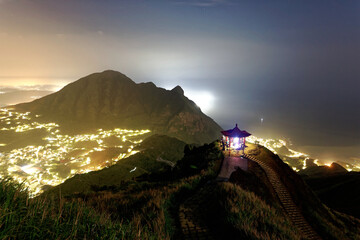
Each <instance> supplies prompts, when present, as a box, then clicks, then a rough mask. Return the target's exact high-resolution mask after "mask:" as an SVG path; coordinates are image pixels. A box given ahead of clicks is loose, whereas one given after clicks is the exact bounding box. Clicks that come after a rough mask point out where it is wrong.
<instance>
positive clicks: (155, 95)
mask: <svg viewBox="0 0 360 240" xmlns="http://www.w3.org/2000/svg"><path fill="white" fill-rule="evenodd" d="M14 107H15V109H16V110H18V111H30V112H31V113H32V114H34V115H35V114H37V115H40V116H41V117H40V119H41V120H42V121H52V122H56V123H58V124H59V125H60V126H61V128H62V130H63V131H65V132H68V133H78V132H86V131H89V130H91V129H98V128H102V129H110V128H115V127H117V128H126V129H150V130H151V131H152V132H153V133H156V134H165V135H169V136H172V137H176V138H178V139H180V140H182V141H185V142H187V143H206V142H211V141H213V140H215V139H216V138H218V137H219V135H220V130H221V127H220V126H219V125H218V124H217V123H215V122H214V121H213V120H212V119H211V118H210V117H208V116H206V115H205V114H204V113H202V112H201V110H200V108H199V107H198V106H197V105H196V104H195V103H194V102H193V101H191V100H189V99H188V98H187V97H185V96H184V91H183V90H182V89H181V87H179V86H177V87H175V88H174V89H172V90H171V91H169V90H166V89H163V88H159V87H156V85H155V84H154V83H151V82H148V83H139V84H137V83H135V82H134V81H132V80H131V79H130V78H128V77H127V76H125V75H124V74H122V73H120V72H116V71H111V70H108V71H104V72H101V73H94V74H91V75H89V76H86V77H84V78H81V79H79V80H77V81H75V82H73V83H71V84H69V85H67V86H65V87H64V88H63V89H61V90H60V91H58V92H56V93H53V94H50V95H48V96H45V97H43V98H41V99H37V100H35V101H33V102H31V103H23V104H18V105H16V106H14Z"/></svg>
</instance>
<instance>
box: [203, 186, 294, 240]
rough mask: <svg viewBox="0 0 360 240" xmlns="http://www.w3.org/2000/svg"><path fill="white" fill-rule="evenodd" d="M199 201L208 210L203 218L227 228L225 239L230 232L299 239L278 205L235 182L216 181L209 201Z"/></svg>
mask: <svg viewBox="0 0 360 240" xmlns="http://www.w3.org/2000/svg"><path fill="white" fill-rule="evenodd" d="M203 204H204V207H206V208H207V209H209V210H210V211H208V212H207V213H205V216H207V219H212V221H213V222H212V223H210V224H212V225H213V226H214V227H215V226H217V228H219V227H221V228H225V229H228V232H227V235H228V236H227V238H228V239H231V238H232V236H233V237H236V238H238V239H300V237H299V236H300V234H299V232H297V230H296V229H295V228H294V227H293V225H292V223H291V222H290V220H289V219H288V218H287V217H286V215H285V214H284V213H283V211H282V210H281V208H274V207H271V206H269V205H268V204H267V203H266V202H265V201H263V200H262V199H260V198H259V197H258V196H256V195H255V194H254V193H252V192H248V191H246V190H244V189H242V188H241V187H240V186H237V185H235V184H232V183H226V182H225V183H219V184H217V185H216V186H215V191H214V192H213V194H212V196H211V198H209V201H206V202H204V203H203ZM219 216H221V217H219ZM230 231H232V233H230ZM220 234H221V233H218V235H220Z"/></svg>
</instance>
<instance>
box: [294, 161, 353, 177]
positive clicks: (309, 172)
mask: <svg viewBox="0 0 360 240" xmlns="http://www.w3.org/2000/svg"><path fill="white" fill-rule="evenodd" d="M347 172H348V171H347V170H346V169H345V168H344V167H343V166H341V165H340V164H337V163H335V162H333V163H332V164H331V165H330V166H310V167H307V168H305V169H302V170H300V171H299V174H300V175H302V176H309V177H324V176H332V175H338V174H345V173H347Z"/></svg>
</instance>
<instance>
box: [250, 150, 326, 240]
mask: <svg viewBox="0 0 360 240" xmlns="http://www.w3.org/2000/svg"><path fill="white" fill-rule="evenodd" d="M243 157H244V158H247V159H249V160H252V161H254V162H257V163H258V164H259V165H260V166H261V167H262V168H263V169H264V171H265V173H266V175H267V177H268V179H269V181H270V183H271V184H272V186H273V188H274V190H275V192H276V193H277V195H278V197H279V199H280V202H281V204H282V205H283V208H284V210H285V211H286V212H287V214H288V215H289V217H290V219H291V221H292V222H293V223H294V225H295V226H296V227H297V228H298V229H299V230H300V232H301V234H302V235H303V236H304V237H305V238H307V239H321V238H320V236H319V235H318V234H317V233H316V232H315V231H314V229H313V228H312V227H311V226H310V225H309V223H308V222H307V221H306V220H305V218H304V216H303V215H302V213H301V212H300V210H299V209H298V207H297V206H296V205H295V203H294V201H293V199H292V197H291V195H290V193H289V191H288V190H287V188H286V187H285V186H284V184H283V183H282V182H281V180H280V178H279V176H278V174H277V173H276V172H275V171H274V170H273V169H272V168H271V167H270V166H269V165H267V164H266V163H265V162H262V161H260V160H258V159H257V158H255V157H253V156H250V155H247V154H243Z"/></svg>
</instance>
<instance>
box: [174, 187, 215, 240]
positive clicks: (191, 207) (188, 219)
mask: <svg viewBox="0 0 360 240" xmlns="http://www.w3.org/2000/svg"><path fill="white" fill-rule="evenodd" d="M207 195H209V192H208V193H207V194H204V193H203V192H202V191H200V193H197V194H195V195H193V196H192V197H190V198H188V199H187V200H186V201H185V202H184V203H183V204H181V205H180V207H179V218H180V225H181V229H182V232H183V239H191V240H206V239H208V240H212V239H214V238H213V237H212V235H211V232H210V230H209V228H208V227H207V226H206V224H205V223H204V221H203V220H202V219H201V217H200V216H201V206H200V205H201V202H203V201H206V199H207V197H208V196H207Z"/></svg>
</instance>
